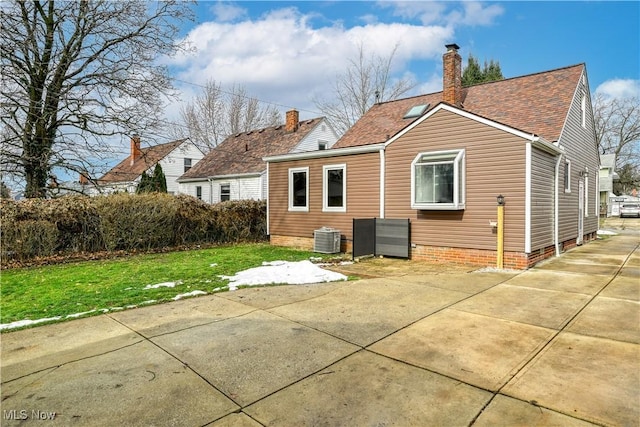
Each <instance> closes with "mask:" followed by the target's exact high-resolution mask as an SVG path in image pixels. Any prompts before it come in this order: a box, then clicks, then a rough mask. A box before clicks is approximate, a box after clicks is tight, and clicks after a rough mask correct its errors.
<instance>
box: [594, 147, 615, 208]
mask: <svg viewBox="0 0 640 427" xmlns="http://www.w3.org/2000/svg"><path fill="white" fill-rule="evenodd" d="M615 167H616V155H615V154H601V155H600V171H599V172H598V178H599V183H598V185H599V188H600V216H607V217H609V216H611V215H612V208H613V206H614V204H612V203H611V200H610V199H611V196H613V197H614V198H615V195H614V194H613V182H614V181H617V180H618V179H619V178H618V174H617V173H615ZM616 207H617V208H618V207H619V206H616Z"/></svg>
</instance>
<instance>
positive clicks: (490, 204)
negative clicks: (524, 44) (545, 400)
mask: <svg viewBox="0 0 640 427" xmlns="http://www.w3.org/2000/svg"><path fill="white" fill-rule="evenodd" d="M447 49H448V50H447V52H446V53H445V54H444V56H443V60H444V76H443V80H444V90H443V91H442V92H438V93H432V94H428V95H422V96H417V97H411V98H406V99H401V100H397V101H391V102H384V103H379V104H376V105H374V106H373V107H372V108H371V109H370V110H369V111H368V112H367V113H366V114H365V115H364V116H363V117H362V118H361V119H360V120H359V121H358V122H357V123H356V124H355V125H354V126H353V127H352V128H351V129H350V130H349V131H347V133H345V135H344V136H343V137H342V138H341V139H340V140H339V141H338V142H337V143H336V144H335V145H334V147H333V148H332V149H331V150H327V151H325V152H316V153H299V154H289V155H282V156H271V157H268V158H266V159H265V160H266V161H267V162H268V175H269V206H268V227H269V230H268V232H269V234H270V238H271V242H272V244H275V245H294V246H300V247H305V248H312V247H313V239H314V230H316V229H319V228H321V227H323V226H326V227H331V228H334V229H338V230H340V232H341V235H342V247H343V249H344V250H349V249H350V247H351V244H352V239H353V231H352V220H353V219H354V218H373V217H378V218H391V219H408V220H409V223H410V236H409V239H410V251H409V253H410V256H411V257H412V258H414V259H427V260H436V261H449V260H455V261H463V262H471V263H474V264H478V265H492V266H494V265H496V258H497V251H496V230H495V227H494V226H493V225H494V223H495V221H496V219H497V218H496V217H497V213H496V211H497V208H496V204H497V203H496V199H497V196H498V195H502V196H504V200H505V208H504V213H505V217H504V218H505V220H504V267H507V268H527V267H529V266H531V265H533V264H535V263H536V262H538V261H540V260H541V259H544V258H546V257H549V256H552V255H554V254H560V253H561V252H562V251H563V250H564V249H566V248H568V247H571V246H574V245H576V244H581V243H582V242H584V241H588V240H590V239H592V238H594V237H595V235H596V232H597V229H598V188H597V186H598V168H599V158H598V150H597V145H596V140H595V131H594V120H593V113H592V109H591V103H590V97H589V93H590V92H589V85H588V80H587V74H586V68H585V65H584V64H579V65H574V66H569V67H565V68H560V69H556V70H551V71H546V72H541V73H536V74H531V75H527V76H522V77H516V78H511V79H505V80H501V81H497V82H492V83H485V84H479V85H475V86H471V87H468V88H462V86H461V62H462V61H461V58H460V55H459V54H458V52H457V50H458V46H457V45H455V44H453V45H447Z"/></svg>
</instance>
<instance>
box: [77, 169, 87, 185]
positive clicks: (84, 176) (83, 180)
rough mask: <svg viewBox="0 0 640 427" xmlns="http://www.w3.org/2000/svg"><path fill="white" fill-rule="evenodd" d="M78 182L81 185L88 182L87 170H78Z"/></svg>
mask: <svg viewBox="0 0 640 427" xmlns="http://www.w3.org/2000/svg"><path fill="white" fill-rule="evenodd" d="M78 182H79V183H80V184H81V185H87V184H88V183H89V178H88V174H87V172H86V171H85V172H80V179H79V180H78Z"/></svg>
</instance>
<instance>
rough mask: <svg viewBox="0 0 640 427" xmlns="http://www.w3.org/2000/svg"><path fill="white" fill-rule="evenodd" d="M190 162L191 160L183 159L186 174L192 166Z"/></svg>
mask: <svg viewBox="0 0 640 427" xmlns="http://www.w3.org/2000/svg"><path fill="white" fill-rule="evenodd" d="M192 163H193V162H192V161H191V159H187V158H185V159H184V171H185V172H187V171H188V170H189V169H191V165H192Z"/></svg>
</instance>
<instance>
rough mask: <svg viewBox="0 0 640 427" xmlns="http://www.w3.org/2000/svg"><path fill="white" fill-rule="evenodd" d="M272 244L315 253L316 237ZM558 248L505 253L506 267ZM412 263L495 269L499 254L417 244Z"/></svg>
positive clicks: (275, 239) (521, 265)
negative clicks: (461, 265) (454, 264)
mask: <svg viewBox="0 0 640 427" xmlns="http://www.w3.org/2000/svg"><path fill="white" fill-rule="evenodd" d="M596 237H597V233H589V234H585V235H584V237H583V241H584V243H588V242H590V241H592V240H595V239H596ZM270 242H271V244H272V245H274V246H287V247H291V248H296V249H302V250H306V251H313V237H296V236H279V235H272V236H270ZM576 246H577V245H576V239H575V238H574V239H570V240H566V241H564V242H562V243H560V248H561V251H562V252H565V251H567V250H569V249H571V248H574V247H576ZM351 247H352V245H351V241H349V240H346V239H342V241H341V242H340V251H341V252H343V253H349V252H351ZM555 253H556V248H555V245H550V246H547V247H545V248H541V249H538V250H536V251H534V252H532V253H530V254H527V253H525V252H509V251H507V252H505V253H504V268H506V269H515V270H526V269H528V268H531V267H533V266H534V265H535V264H537V263H539V262H540V261H543V260H545V259H547V258H551V257H553V256H554V255H555ZM409 256H410V258H411V259H412V260H419V261H427V262H434V263H449V262H451V263H458V264H470V265H477V266H479V267H495V266H496V261H497V254H496V251H493V250H485V249H469V248H453V247H444V246H426V245H416V247H412V248H411V249H410V251H409Z"/></svg>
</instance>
